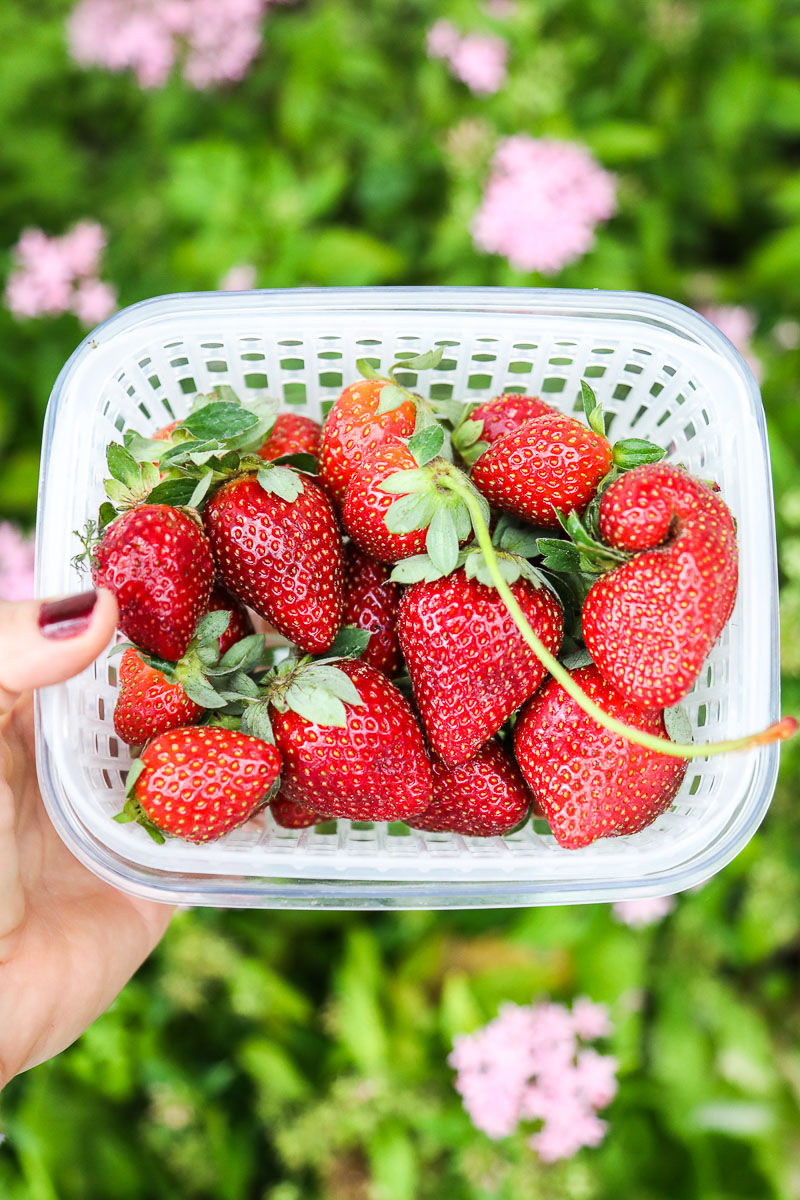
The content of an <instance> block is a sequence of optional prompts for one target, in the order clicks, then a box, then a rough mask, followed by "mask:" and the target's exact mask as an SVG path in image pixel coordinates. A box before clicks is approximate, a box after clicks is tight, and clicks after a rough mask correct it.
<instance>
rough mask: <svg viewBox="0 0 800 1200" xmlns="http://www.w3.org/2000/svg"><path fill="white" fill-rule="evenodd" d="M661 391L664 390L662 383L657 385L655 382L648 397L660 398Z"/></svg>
mask: <svg viewBox="0 0 800 1200" xmlns="http://www.w3.org/2000/svg"><path fill="white" fill-rule="evenodd" d="M663 390H664V385H663V383H659V382H658V380H656V382H655V383H654V384H653V385H652V387H651V388H650V395H651V396H660V395H661V393H662V392H663Z"/></svg>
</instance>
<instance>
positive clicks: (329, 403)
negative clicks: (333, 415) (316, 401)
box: [319, 400, 336, 421]
mask: <svg viewBox="0 0 800 1200" xmlns="http://www.w3.org/2000/svg"><path fill="white" fill-rule="evenodd" d="M335 403H336V401H335V400H322V401H321V402H320V406H319V407H320V412H321V413H322V419H323V421H324V420H325V418H326V417H327V415H328V413H329V412H330V411H331V409H332V408H333V406H334V404H335Z"/></svg>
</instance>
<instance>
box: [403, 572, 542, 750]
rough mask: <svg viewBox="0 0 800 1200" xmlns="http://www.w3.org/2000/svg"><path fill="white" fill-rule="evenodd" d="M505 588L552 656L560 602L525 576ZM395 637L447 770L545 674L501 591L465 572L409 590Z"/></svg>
mask: <svg viewBox="0 0 800 1200" xmlns="http://www.w3.org/2000/svg"><path fill="white" fill-rule="evenodd" d="M471 557H472V558H473V559H475V560H476V561H477V560H478V559H479V557H480V556H471ZM504 557H505V558H506V560H507V563H508V562H510V561H511V560H512V558H513V556H511V555H506V556H504ZM517 562H518V564H520V565H521V563H522V560H517ZM471 565H472V564H471V561H470V560H469V559H468V562H467V566H468V567H470V568H471ZM510 587H511V592H512V595H513V597H514V599H515V600H516V601H517V603H518V604H519V605H520V607H521V609H522V611H523V613H524V615H525V616H526V617H527V619H528V621H529V623H530V624H531V626H532V628H533V630H534V632H535V633H536V634H537V636H538V637H539V638H540V639H541V641H542V642H543V643H544V645H545V646H546V647H547V649H548V650H550V651H551V653H553V654H557V653H558V650H559V647H560V645H561V635H562V630H563V614H562V611H561V605H560V604H559V602H558V600H557V599H556V598H555V596H554V595H553V593H552V592H551V591H550V590H549V588H547V587H545V586H536V584H534V583H533V582H531V580H530V579H528V578H525V577H524V575H520V576H519V577H517V578H515V579H513V581H512V582H511V583H510ZM397 632H398V635H399V637H400V647H401V649H402V651H403V655H404V656H405V660H406V664H407V666H408V671H409V674H410V676H411V682H412V684H413V687H414V696H415V698H416V701H417V705H418V707H419V711H420V715H421V717H422V723H423V725H424V727H425V732H426V734H427V736H428V741H429V742H430V745H431V748H432V749H433V751H434V752H435V753H436V754H437V755H438V756H439V757H440V758H441V759H442V760H443V761H444V763H445V764H446V765H447V766H449V767H454V766H458V765H459V764H460V763H464V762H466V761H467V760H468V759H470V758H472V756H473V755H474V754H476V753H477V751H478V750H479V749H480V748H481V746H482V745H483V744H484V743H485V742H487V741H488V740H489V738H490V737H492V735H493V734H495V733H496V732H497V730H498V729H499V728H500V726H501V725H502V724H503V722H504V721H506V720H507V719H508V717H510V716H511V714H512V713H513V712H514V711H515V709H517V708H519V706H520V705H521V704H522V703H523V702H524V701H525V700H527V699H528V697H529V696H530V695H531V694H532V693H533V692H534V691H535V690H536V688H537V687H538V686H539V684H540V683H541V682H542V679H543V678H544V676H545V674H546V672H545V669H544V667H542V665H541V664H540V662H539V660H538V659H537V658H536V656H535V654H534V653H533V651H532V650H531V649H529V647H528V646H527V644H526V643H525V641H524V640H523V638H522V635H521V634H520V632H519V630H518V629H517V626H516V624H515V622H514V620H513V618H512V617H511V615H510V613H509V612H508V609H507V608H506V606H505V604H504V602H503V600H502V599H501V597H500V596H499V594H498V593H497V592H496V591H495V590H494V588H493V587H489V586H487V585H486V584H485V583H482V582H480V580H479V579H478V578H470V577H469V576H468V574H467V569H466V568H465V567H460V568H459V569H458V570H457V571H455V572H454V573H453V574H452V575H448V576H445V577H444V578H443V579H437V580H434V581H432V582H425V581H422V582H420V583H416V584H415V585H414V586H413V587H412V588H410V590H409V591H407V592H406V593H405V595H404V596H403V598H402V600H401V601H400V607H399V609H398V618H397Z"/></svg>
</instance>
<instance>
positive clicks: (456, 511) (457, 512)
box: [450, 500, 472, 544]
mask: <svg viewBox="0 0 800 1200" xmlns="http://www.w3.org/2000/svg"><path fill="white" fill-rule="evenodd" d="M450 512H451V513H452V514H453V521H454V523H455V527H456V537H457V538H458V541H459V544H460V543H461V542H466V540H467V539H468V538H469V536H470V535H471V533H472V517H471V515H470V511H469V509H468V508H467V506H466V504H464V502H463V501H462V500H459V501H458V503H457V504H453V505H451V506H450Z"/></svg>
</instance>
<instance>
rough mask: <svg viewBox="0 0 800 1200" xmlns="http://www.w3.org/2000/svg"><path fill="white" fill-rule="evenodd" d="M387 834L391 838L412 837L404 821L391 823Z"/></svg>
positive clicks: (387, 828)
mask: <svg viewBox="0 0 800 1200" xmlns="http://www.w3.org/2000/svg"><path fill="white" fill-rule="evenodd" d="M386 832H387V834H388V835H389V837H411V830H410V829H409V828H408V826H407V825H405V824H404V823H403V822H402V821H390V822H389V824H388V825H387V826H386Z"/></svg>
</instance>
